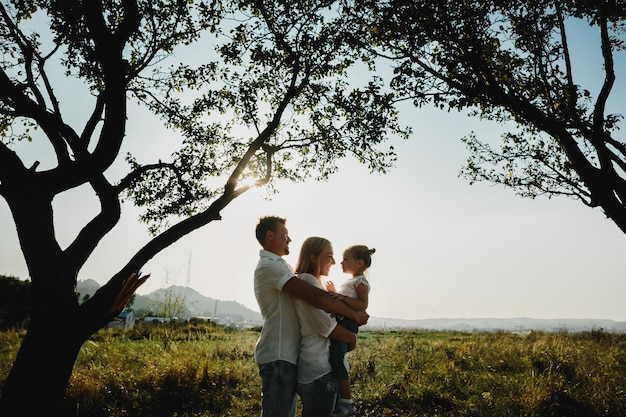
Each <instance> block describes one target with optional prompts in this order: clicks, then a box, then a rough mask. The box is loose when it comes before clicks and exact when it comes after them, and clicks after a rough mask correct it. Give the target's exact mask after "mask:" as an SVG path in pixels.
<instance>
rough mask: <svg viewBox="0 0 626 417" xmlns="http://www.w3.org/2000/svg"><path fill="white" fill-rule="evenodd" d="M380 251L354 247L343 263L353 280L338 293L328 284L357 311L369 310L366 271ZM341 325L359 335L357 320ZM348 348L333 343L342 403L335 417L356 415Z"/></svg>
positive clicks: (345, 320) (331, 288) (342, 320)
mask: <svg viewBox="0 0 626 417" xmlns="http://www.w3.org/2000/svg"><path fill="white" fill-rule="evenodd" d="M374 252H376V249H370V248H368V247H367V246H365V245H355V246H351V247H349V248H348V249H346V250H345V251H344V252H343V261H341V268H342V269H343V272H344V273H346V274H351V275H352V277H351V278H349V279H347V280H346V282H344V283H343V284H342V285H341V286H340V287H339V291H337V292H335V288H334V286H333V284H332V283H331V282H329V283H328V286H327V288H328V290H329V291H331V292H332V293H333V296H334V297H335V298H337V299H339V300H341V301H343V302H345V303H346V304H347V305H348V306H350V307H352V308H353V309H355V310H365V309H367V304H368V296H369V291H370V284H369V282H368V281H367V279H366V278H365V275H364V274H365V271H366V270H367V268H369V267H370V265H371V264H372V254H373V253H374ZM337 322H338V323H339V324H340V325H341V326H343V327H345V328H347V329H348V330H350V331H352V332H353V333H355V334H356V333H358V331H359V326H358V325H357V324H356V322H354V321H353V320H350V319H348V318H345V317H337ZM346 352H347V345H346V344H345V343H342V342H339V341H337V340H331V342H330V364H331V367H332V370H333V375H334V376H335V378H336V379H337V383H338V384H339V394H340V397H341V398H340V400H339V402H338V404H337V407H336V408H335V411H334V412H333V414H332V416H333V417H345V416H351V415H354V404H353V402H352V396H351V393H350V377H349V375H348V371H349V367H348V363H347V361H346V359H345V355H346Z"/></svg>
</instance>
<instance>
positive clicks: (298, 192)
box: [0, 61, 626, 321]
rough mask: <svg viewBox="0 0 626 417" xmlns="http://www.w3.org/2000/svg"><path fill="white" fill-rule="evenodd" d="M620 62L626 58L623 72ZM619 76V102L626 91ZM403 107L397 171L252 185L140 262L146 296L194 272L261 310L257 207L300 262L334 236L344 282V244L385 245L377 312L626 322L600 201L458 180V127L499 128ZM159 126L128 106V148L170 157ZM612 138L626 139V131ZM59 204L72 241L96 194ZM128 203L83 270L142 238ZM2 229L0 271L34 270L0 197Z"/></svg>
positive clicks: (195, 280)
mask: <svg viewBox="0 0 626 417" xmlns="http://www.w3.org/2000/svg"><path fill="white" fill-rule="evenodd" d="M622 62H623V61H622ZM623 73H624V72H623V71H621V72H620V71H619V69H618V71H617V74H618V77H619V76H620V74H623ZM620 82H621V84H618V85H617V86H616V92H617V97H616V98H615V102H616V103H623V100H621V99H623V98H624V96H625V95H626V94H624V84H623V80H621V81H620ZM68 91H69V90H68ZM620 100H621V101H620ZM74 105H75V106H80V103H75V104H74ZM620 106H623V105H622V104H620ZM613 111H616V110H613ZM618 112H620V113H623V111H621V110H618ZM402 117H403V119H404V121H405V122H407V123H410V124H411V125H412V126H413V129H414V134H413V135H412V137H411V139H410V140H408V141H399V140H396V139H394V140H393V141H392V143H393V145H394V147H395V148H396V150H397V153H398V156H399V159H398V161H397V166H396V168H395V169H394V170H392V171H391V172H390V173H389V174H387V175H379V174H369V173H368V171H367V170H366V168H365V167H363V166H360V165H358V164H357V163H356V162H354V161H352V160H346V161H345V163H343V164H342V169H341V170H340V172H339V173H338V174H336V175H335V176H333V177H332V178H331V179H330V181H329V182H327V183H315V182H312V181H309V182H307V183H304V184H289V183H284V184H281V185H280V186H279V187H278V188H279V191H280V193H279V194H278V195H277V196H274V197H273V198H272V200H271V201H267V200H266V199H265V193H264V192H263V191H261V190H258V191H257V190H254V191H251V192H249V193H247V194H245V195H243V196H242V197H240V198H238V199H237V200H235V201H234V202H233V203H231V204H230V205H229V206H228V207H227V208H226V209H225V210H223V212H222V215H223V220H222V221H220V222H213V223H211V224H209V225H208V226H206V227H204V228H203V229H200V230H199V231H196V232H194V233H192V234H191V235H189V236H187V237H185V238H183V239H182V240H180V241H179V242H177V243H176V244H175V245H173V246H171V247H170V248H168V249H167V250H165V251H163V252H162V253H161V254H160V255H158V256H157V257H156V258H154V259H153V260H152V261H151V262H150V263H149V264H148V265H146V266H145V268H144V269H143V272H145V273H151V274H152V277H151V278H150V279H149V280H148V282H147V283H146V284H144V286H143V287H141V288H140V289H139V291H138V293H139V294H145V293H148V292H151V291H153V290H155V289H157V288H160V287H164V286H168V285H186V284H187V281H189V282H190V285H191V287H192V288H194V289H195V290H197V291H198V292H200V293H201V294H204V295H206V296H208V297H212V298H216V299H220V300H235V301H238V302H240V303H242V304H244V305H246V306H247V307H249V308H252V309H254V310H257V311H258V308H257V305H256V301H255V299H254V293H253V288H252V280H253V270H254V266H255V264H256V261H257V258H258V251H259V249H260V247H259V245H258V243H257V242H256V240H255V238H254V227H255V224H256V222H257V220H258V218H259V217H261V216H263V215H266V214H272V215H279V216H283V217H286V218H287V226H288V228H289V231H290V235H291V238H292V239H293V242H292V244H291V254H290V255H289V256H287V258H286V259H287V260H288V262H290V263H291V264H292V265H293V264H295V263H296V259H297V255H298V251H299V247H300V244H301V243H302V241H303V240H304V239H305V238H307V237H308V236H312V235H318V236H324V237H327V238H328V239H330V240H331V241H332V242H333V244H334V250H335V258H336V259H337V262H338V263H337V265H335V266H334V267H333V268H331V277H330V278H331V279H332V280H334V281H335V282H340V281H341V280H343V279H344V278H345V277H344V276H343V274H342V273H341V267H340V265H339V261H340V260H341V253H342V251H343V249H344V248H345V247H347V246H349V245H352V244H357V243H362V244H366V245H368V246H370V247H374V248H376V253H375V254H374V255H373V260H372V267H371V268H370V270H369V276H370V282H371V285H372V289H371V293H370V307H369V309H368V310H369V313H370V315H372V316H375V317H385V318H402V319H420V318H444V317H452V318H460V317H498V318H507V317H520V316H525V317H535V318H596V319H613V320H619V321H626V303H625V302H624V298H625V296H626V235H625V234H624V233H622V232H621V231H620V230H619V229H618V228H617V226H615V225H614V224H613V223H612V222H611V221H610V220H608V219H606V217H605V216H604V214H603V213H602V211H601V210H600V209H590V208H587V207H585V206H584V205H583V204H582V203H580V202H578V201H575V200H571V199H565V198H556V199H552V200H548V199H545V198H540V199H537V200H528V199H522V198H520V197H517V196H515V195H514V193H513V192H512V191H510V190H504V189H502V188H501V187H498V186H492V185H489V184H475V185H473V186H470V185H469V184H468V183H467V182H466V181H465V180H463V179H461V178H459V177H458V172H459V170H460V168H461V167H462V166H463V164H464V161H465V159H466V158H467V151H466V150H465V148H464V146H463V144H462V143H461V142H460V141H459V138H460V137H462V136H464V135H466V134H468V133H470V131H472V130H473V131H475V132H476V133H477V136H478V137H479V138H481V139H485V140H490V141H497V139H498V136H499V133H500V131H501V128H500V127H498V126H496V125H493V124H489V123H486V122H479V121H477V120H476V119H470V118H468V117H466V116H464V115H459V114H453V113H446V112H441V111H435V110H431V109H420V110H416V109H413V108H408V107H407V108H405V109H403V113H402ZM81 123H82V122H81ZM152 125H153V123H152V122H150V121H149V120H148V119H146V118H144V114H143V113H142V112H135V113H134V116H133V115H131V118H130V120H129V131H128V138H129V143H128V145H127V147H128V148H127V149H126V150H133V151H140V150H141V151H146V149H147V150H148V151H149V152H151V153H153V154H154V156H155V158H153V159H152V160H155V159H156V158H158V157H161V158H164V159H166V158H167V156H168V155H169V153H171V151H172V150H174V149H175V148H174V147H173V146H172V145H171V143H170V142H171V141H170V140H169V139H168V138H167V137H165V135H155V134H154V133H153V132H152V131H151V130H150V129H151V127H152ZM616 137H617V138H619V139H620V140H622V141H623V140H624V133H623V131H622V132H618V134H617V135H616ZM17 149H18V150H19V151H20V152H21V153H22V154H23V155H25V156H26V159H27V160H32V161H34V160H36V159H38V160H42V159H43V160H45V158H44V157H43V156H42V154H41V152H42V151H41V148H40V147H39V146H38V144H36V143H32V144H28V143H26V144H18V147H17ZM157 155H158V156H157ZM144 162H149V160H146V161H144ZM55 208H56V209H57V216H58V219H57V236H58V238H59V240H60V241H61V244H62V245H63V246H64V245H67V243H68V242H69V241H70V240H71V239H72V238H73V236H75V234H76V233H77V232H78V230H80V228H81V227H82V226H83V225H84V224H85V222H86V221H87V220H88V218H89V216H87V215H86V213H88V214H90V215H93V214H94V213H95V212H96V210H97V206H96V204H95V200H94V199H93V198H91V197H86V195H85V193H82V192H79V191H73V192H70V193H67V195H64V196H62V197H60V198H59V199H57V200H55ZM126 209H127V210H126V211H125V212H124V214H123V217H122V222H121V224H120V225H119V226H118V227H117V228H116V229H115V230H114V231H113V232H112V233H111V234H109V236H107V238H105V240H104V241H102V242H101V244H100V245H99V246H98V248H97V249H96V252H95V253H94V255H93V256H92V258H91V259H90V260H89V262H88V263H87V264H86V265H85V267H84V268H83V270H82V271H81V274H80V279H87V278H91V279H95V280H96V281H98V282H99V283H101V284H103V283H105V282H106V280H107V279H108V278H109V277H110V276H111V275H112V274H113V273H115V272H117V270H118V269H119V268H121V267H122V266H123V265H124V264H125V263H126V262H127V260H128V259H129V258H130V257H131V256H132V255H133V254H134V251H136V250H137V249H139V248H140V247H141V246H143V245H144V244H145V243H146V242H147V239H148V238H149V236H148V233H147V232H146V230H145V227H144V226H143V225H142V224H140V223H139V222H138V221H137V213H138V212H137V211H136V209H133V208H132V207H126ZM128 209H129V210H128ZM0 230H2V233H1V234H0V240H1V241H2V251H0V274H5V275H14V276H18V277H20V278H26V277H27V271H26V267H25V264H24V262H23V260H22V255H21V252H20V251H19V245H18V243H17V239H16V234H15V227H14V225H13V223H12V219H11V217H10V213H9V210H8V207H7V205H6V203H5V202H4V200H2V201H0Z"/></svg>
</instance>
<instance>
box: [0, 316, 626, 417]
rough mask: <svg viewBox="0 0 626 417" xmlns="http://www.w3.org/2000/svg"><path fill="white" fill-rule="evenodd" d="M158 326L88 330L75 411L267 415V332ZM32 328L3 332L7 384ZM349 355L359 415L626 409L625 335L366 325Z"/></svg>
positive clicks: (154, 416) (484, 416)
mask: <svg viewBox="0 0 626 417" xmlns="http://www.w3.org/2000/svg"><path fill="white" fill-rule="evenodd" d="M155 330H156V329H155V328H153V327H150V326H146V327H141V326H140V327H138V328H137V329H135V330H133V331H121V330H102V331H100V332H99V333H98V334H96V335H95V336H94V337H93V338H92V339H91V340H90V341H88V342H87V343H86V344H85V345H84V346H83V348H82V350H81V352H80V355H79V357H78V360H77V362H76V366H75V368H74V373H73V375H72V379H71V381H70V386H69V389H68V396H67V410H68V415H76V416H85V417H86V416H89V417H92V416H94V417H95V416H133V417H143V416H146V417H147V416H150V417H160V416H181V417H182V416H257V415H260V380H259V378H258V374H257V368H256V365H255V364H254V360H253V355H252V352H253V349H254V343H255V342H256V339H257V336H258V333H257V332H255V331H229V330H227V329H221V328H215V327H209V326H204V325H186V326H181V327H179V328H178V329H177V332H176V333H175V337H174V338H172V340H171V341H170V343H169V344H168V348H167V349H164V348H163V344H162V342H161V341H160V340H159V338H158V336H156V335H158V332H156V331H155ZM22 336H23V334H19V333H17V332H4V333H0V387H1V386H2V383H3V381H4V380H5V379H6V375H7V374H8V371H9V369H10V363H11V361H12V358H13V357H14V355H15V353H16V351H17V348H18V347H19V341H20V337H22ZM349 361H350V364H351V367H352V370H351V375H352V378H353V397H354V400H355V403H356V406H357V410H358V415H359V416H372V417H373V416H376V417H386V416H416V417H417V416H431V417H434V416H450V417H452V416H454V417H464V416H467V417H469V416H476V417H478V416H481V417H490V416H493V417H507V416H511V417H513V416H515V417H520V416H528V417H544V416H551V417H552V416H554V417H560V416H562V417H566V416H567V417H578V416H580V417H583V416H584V417H595V416H606V417H609V416H610V417H626V337H625V336H624V335H615V334H609V333H605V332H602V331H598V332H592V333H584V334H575V335H572V334H545V333H531V334H529V335H526V336H520V335H512V334H508V333H495V334H492V333H480V334H469V333H444V332H425V331H401V332H373V331H366V332H361V333H360V334H359V344H358V347H357V350H356V351H354V352H351V353H350V354H349Z"/></svg>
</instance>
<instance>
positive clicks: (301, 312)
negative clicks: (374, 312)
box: [294, 273, 337, 384]
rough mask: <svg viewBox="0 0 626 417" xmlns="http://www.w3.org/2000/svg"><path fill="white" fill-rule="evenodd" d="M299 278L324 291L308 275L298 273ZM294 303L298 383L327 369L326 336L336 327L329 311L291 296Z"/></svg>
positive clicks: (314, 279)
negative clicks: (296, 326) (298, 324)
mask: <svg viewBox="0 0 626 417" xmlns="http://www.w3.org/2000/svg"><path fill="white" fill-rule="evenodd" d="M299 278H300V279H302V280H303V281H305V282H308V283H309V284H311V285H314V286H316V287H317V288H321V289H323V290H326V288H323V287H322V285H321V284H320V282H319V281H318V280H317V279H316V278H315V276H313V275H311V274H308V273H303V274H300V275H299ZM294 304H295V307H296V313H297V314H298V320H299V321H300V334H301V335H302V341H301V342H300V357H299V358H298V382H299V383H301V384H309V383H311V382H313V381H315V380H316V379H318V378H320V377H322V376H324V375H326V374H328V373H330V372H331V368H330V362H329V347H330V340H329V339H328V336H329V335H330V334H331V333H332V331H333V330H334V329H335V326H337V321H336V320H335V319H334V318H333V317H331V315H330V314H329V313H327V312H325V311H324V310H322V309H319V308H317V307H313V306H312V305H310V304H307V303H306V302H304V301H302V300H299V299H294Z"/></svg>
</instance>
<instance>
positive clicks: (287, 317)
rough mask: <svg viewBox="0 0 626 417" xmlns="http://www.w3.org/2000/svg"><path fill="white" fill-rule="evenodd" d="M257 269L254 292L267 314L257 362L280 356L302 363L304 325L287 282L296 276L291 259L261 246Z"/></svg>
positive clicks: (259, 343)
mask: <svg viewBox="0 0 626 417" xmlns="http://www.w3.org/2000/svg"><path fill="white" fill-rule="evenodd" d="M259 256H260V258H259V262H258V263H257V266H256V269H255V270H254V295H255V296H256V300H257V303H258V304H259V308H260V310H261V315H262V316H263V329H262V330H261V334H260V336H259V340H258V341H257V343H256V347H255V349H254V360H255V362H256V363H257V364H263V363H268V362H273V361H277V360H282V361H287V362H290V363H293V364H294V365H295V364H297V363H298V352H299V350H300V349H299V348H300V325H299V323H298V317H297V316H296V312H295V308H294V300H293V298H292V297H291V296H290V295H289V294H286V293H283V291H282V289H283V286H284V285H285V284H286V283H287V281H289V280H290V279H291V278H293V277H295V274H294V273H293V272H292V269H291V267H290V266H289V265H288V264H287V262H286V261H285V260H284V259H283V258H281V257H280V256H278V255H276V254H275V253H272V252H269V251H266V250H261V251H260V252H259Z"/></svg>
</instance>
